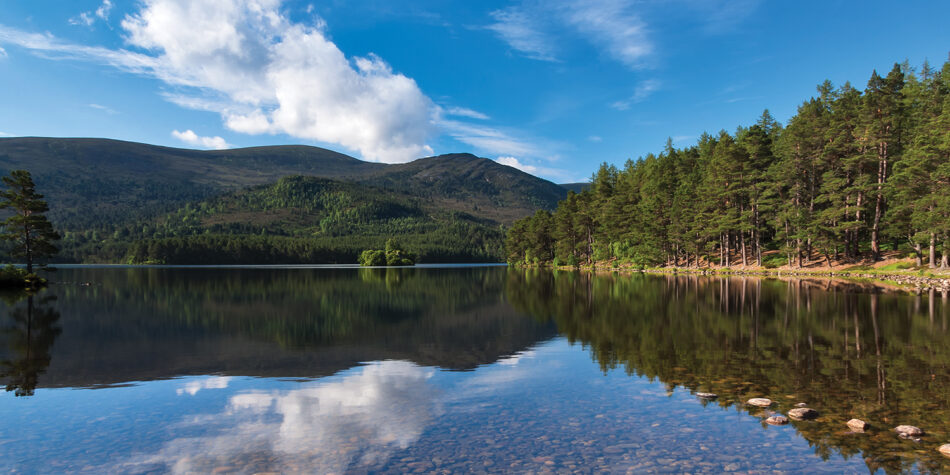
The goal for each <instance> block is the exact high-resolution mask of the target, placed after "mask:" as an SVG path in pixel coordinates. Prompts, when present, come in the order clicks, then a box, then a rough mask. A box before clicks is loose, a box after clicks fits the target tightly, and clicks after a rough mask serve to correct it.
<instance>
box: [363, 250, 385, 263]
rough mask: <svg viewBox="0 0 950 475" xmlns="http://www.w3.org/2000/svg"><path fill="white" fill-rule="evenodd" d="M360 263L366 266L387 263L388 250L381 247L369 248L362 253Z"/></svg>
mask: <svg viewBox="0 0 950 475" xmlns="http://www.w3.org/2000/svg"><path fill="white" fill-rule="evenodd" d="M360 265H361V266H366V267H374V266H384V265H386V252H385V251H381V250H379V249H367V250H365V251H363V252H362V253H361V254H360Z"/></svg>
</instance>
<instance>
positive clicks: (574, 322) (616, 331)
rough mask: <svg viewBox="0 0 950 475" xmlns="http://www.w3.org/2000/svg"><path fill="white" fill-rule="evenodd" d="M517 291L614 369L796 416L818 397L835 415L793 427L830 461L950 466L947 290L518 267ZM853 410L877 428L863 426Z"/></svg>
mask: <svg viewBox="0 0 950 475" xmlns="http://www.w3.org/2000/svg"><path fill="white" fill-rule="evenodd" d="M507 295H508V298H509V300H510V301H511V302H512V304H513V305H514V306H515V307H516V308H518V309H519V310H522V311H524V312H526V313H529V314H531V315H534V316H535V317H536V318H538V319H539V320H541V321H548V320H551V321H554V322H556V324H557V328H558V331H559V332H560V333H562V334H564V335H566V336H567V338H568V339H569V340H570V341H571V342H572V343H574V342H576V343H580V344H582V345H584V346H585V347H587V348H589V349H590V353H591V356H592V358H593V359H594V360H595V361H596V362H597V363H599V365H600V366H601V368H602V369H603V370H605V371H606V370H608V369H612V368H616V367H623V368H625V370H626V371H627V372H628V373H630V374H635V375H642V376H646V377H648V378H650V379H651V380H659V381H661V382H663V383H664V384H665V385H666V386H667V388H668V390H670V391H672V390H673V388H675V387H677V386H681V387H684V388H687V389H689V390H691V391H703V392H712V393H717V394H719V395H720V397H719V399H718V400H717V401H716V403H717V404H719V405H721V406H723V407H728V406H732V405H734V404H737V403H740V402H742V401H745V400H746V399H748V398H750V397H768V398H771V399H772V400H775V401H778V405H777V406H776V407H775V408H773V409H775V410H777V411H780V412H787V410H788V409H790V408H791V407H793V405H794V404H796V403H798V402H807V404H808V405H809V407H812V408H815V409H818V410H819V411H820V412H821V413H822V417H821V418H820V419H819V420H818V421H816V422H794V423H793V425H794V428H795V430H797V431H798V432H799V433H800V434H801V435H802V436H803V437H805V438H806V439H807V440H808V441H809V443H811V444H813V445H814V447H815V450H816V453H818V454H819V455H821V456H822V457H823V458H827V457H828V456H830V455H831V454H833V453H840V454H842V455H844V456H846V457H848V456H853V455H857V454H861V455H862V456H863V457H865V458H866V463H867V465H868V467H869V468H870V469H872V470H873V469H877V468H883V469H885V470H887V471H900V470H904V469H908V468H910V467H911V464H914V463H917V464H918V465H917V469H921V470H932V471H939V470H941V469H944V470H945V469H948V468H950V466H948V464H947V462H948V461H947V459H945V458H943V457H941V456H940V455H939V454H938V453H937V451H936V450H935V449H936V447H937V446H939V445H940V444H942V443H945V442H946V440H948V439H950V331H948V328H947V304H946V301H945V300H942V299H941V298H940V297H939V296H936V295H932V296H929V297H930V298H928V297H926V296H925V297H923V298H921V297H919V296H917V297H915V296H907V295H898V294H890V293H883V292H880V291H878V290H874V289H868V288H864V287H861V286H857V287H856V286H855V285H854V284H849V283H838V282H834V281H826V280H816V281H809V280H789V281H780V280H764V279H757V278H726V279H712V278H704V277H682V276H680V277H676V276H670V277H655V276H643V275H633V276H616V275H599V276H591V275H590V274H584V273H564V272H553V273H552V272H543V271H535V270H528V271H517V272H513V273H512V274H510V275H509V279H508V282H507ZM924 299H926V302H922V300H924ZM748 410H749V412H750V413H751V414H755V415H763V416H765V415H767V413H763V412H762V411H761V410H757V409H756V410H752V409H751V408H750V409H748ZM852 417H855V418H860V419H863V420H865V421H868V422H870V423H871V424H872V426H873V427H874V428H875V430H874V431H872V432H870V433H868V434H864V435H856V434H852V433H851V432H850V431H848V430H847V427H846V425H845V422H846V421H847V420H848V419H850V418H852ZM898 424H912V425H917V426H919V427H922V428H925V430H926V431H927V432H928V434H929V435H928V436H927V437H925V438H924V440H923V441H922V442H921V443H920V444H914V443H913V442H908V441H904V440H900V439H898V438H897V437H896V436H895V435H894V434H893V432H892V431H891V430H890V429H891V428H893V427H894V426H896V425H898ZM763 426H764V423H763Z"/></svg>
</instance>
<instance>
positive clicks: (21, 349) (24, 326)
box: [0, 293, 62, 396]
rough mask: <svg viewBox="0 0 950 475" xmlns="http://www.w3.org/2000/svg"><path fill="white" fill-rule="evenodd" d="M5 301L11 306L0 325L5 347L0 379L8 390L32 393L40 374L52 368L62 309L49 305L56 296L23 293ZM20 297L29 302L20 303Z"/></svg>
mask: <svg viewBox="0 0 950 475" xmlns="http://www.w3.org/2000/svg"><path fill="white" fill-rule="evenodd" d="M4 300H6V302H7V305H9V306H10V307H12V308H11V310H10V312H9V314H8V317H7V319H6V322H4V325H3V327H2V328H0V335H2V338H3V341H4V346H3V349H4V350H5V351H4V353H3V359H2V360H0V379H2V380H3V381H5V382H6V390H7V391H13V392H14V394H15V395H17V396H32V395H33V391H34V390H35V389H36V385H37V382H38V380H39V376H40V375H41V374H43V373H44V372H45V371H46V368H47V367H49V364H50V360H51V358H50V350H51V349H52V347H53V342H55V341H56V338H57V337H58V336H59V334H60V332H61V331H62V329H61V328H60V327H59V325H58V322H59V312H57V311H56V310H55V309H54V308H53V307H51V306H50V303H51V302H53V301H55V300H56V297H55V296H52V295H48V296H46V297H42V298H38V297H36V296H34V295H33V294H24V293H20V294H13V295H5V296H4ZM18 300H25V301H26V305H25V306H24V305H17V301H18Z"/></svg>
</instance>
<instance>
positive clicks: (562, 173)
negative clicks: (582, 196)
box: [495, 156, 570, 181]
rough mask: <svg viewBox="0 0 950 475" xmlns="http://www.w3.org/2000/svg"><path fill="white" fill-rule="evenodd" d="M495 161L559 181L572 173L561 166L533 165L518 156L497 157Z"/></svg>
mask: <svg viewBox="0 0 950 475" xmlns="http://www.w3.org/2000/svg"><path fill="white" fill-rule="evenodd" d="M495 161H496V162H498V163H500V164H502V165H507V166H509V167H512V168H517V169H518V170H521V171H523V172H525V173H530V174H532V175H536V176H543V177H546V178H550V179H553V180H557V181H564V180H566V179H569V178H568V177H570V173H568V172H567V171H566V170H561V169H559V168H551V167H546V166H543V165H532V164H529V163H525V162H524V161H522V160H519V159H518V158H516V157H511V156H507V157H498V158H496V159H495Z"/></svg>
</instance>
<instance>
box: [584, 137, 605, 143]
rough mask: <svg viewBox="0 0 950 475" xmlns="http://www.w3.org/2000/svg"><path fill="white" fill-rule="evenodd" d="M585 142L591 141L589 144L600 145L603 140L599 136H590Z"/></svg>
mask: <svg viewBox="0 0 950 475" xmlns="http://www.w3.org/2000/svg"><path fill="white" fill-rule="evenodd" d="M587 140H589V141H591V142H594V143H600V142H603V141H604V138H603V137H601V136H599V135H591V136H589V137H587Z"/></svg>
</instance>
